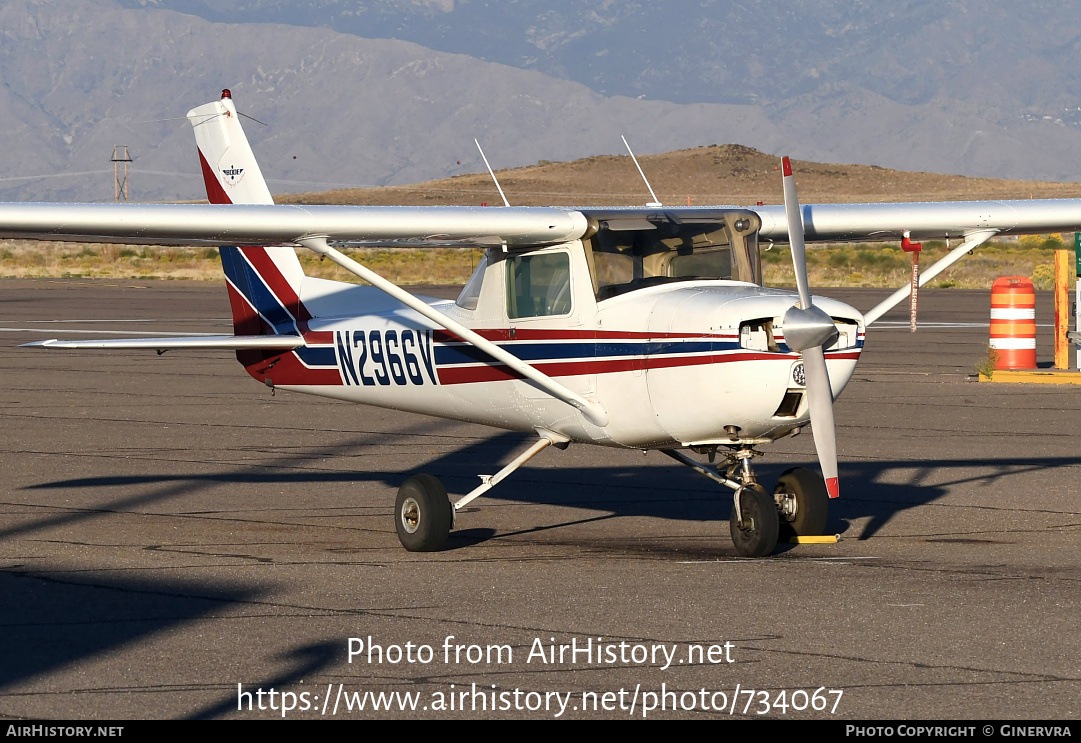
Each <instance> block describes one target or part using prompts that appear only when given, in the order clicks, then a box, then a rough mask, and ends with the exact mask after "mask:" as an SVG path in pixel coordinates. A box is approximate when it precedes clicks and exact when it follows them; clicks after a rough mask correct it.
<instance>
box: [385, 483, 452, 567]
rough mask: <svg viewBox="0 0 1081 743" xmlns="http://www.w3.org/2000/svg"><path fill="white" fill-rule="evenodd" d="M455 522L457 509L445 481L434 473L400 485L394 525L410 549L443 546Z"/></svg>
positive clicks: (403, 542)
mask: <svg viewBox="0 0 1081 743" xmlns="http://www.w3.org/2000/svg"><path fill="white" fill-rule="evenodd" d="M453 522H454V508H453V506H451V504H450V499H449V498H447V489H446V488H444V487H443V483H441V482H439V480H438V479H437V478H435V477H432V476H431V475H413V476H412V477H410V478H409V479H408V480H406V481H405V482H404V483H402V486H401V487H400V488H398V497H397V498H396V499H395V500H394V528H395V530H396V531H397V532H398V539H399V540H400V541H401V543H402V546H403V547H405V548H406V549H407V550H409V551H410V552H437V551H438V550H441V549H443V545H444V544H446V542H447V535H448V534H450V527H451V525H452V524H453Z"/></svg>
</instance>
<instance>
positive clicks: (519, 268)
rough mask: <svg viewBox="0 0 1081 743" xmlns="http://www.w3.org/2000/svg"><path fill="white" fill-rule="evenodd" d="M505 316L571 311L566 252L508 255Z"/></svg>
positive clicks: (567, 312) (566, 312)
mask: <svg viewBox="0 0 1081 743" xmlns="http://www.w3.org/2000/svg"><path fill="white" fill-rule="evenodd" d="M506 264H507V316H508V317H510V318H511V319H514V318H519V317H545V316H549V315H566V314H569V313H570V311H571V266H570V254H568V253H546V254H543V255H518V256H511V257H508V258H507V260H506Z"/></svg>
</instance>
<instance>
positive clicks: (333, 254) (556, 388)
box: [297, 236, 608, 427]
mask: <svg viewBox="0 0 1081 743" xmlns="http://www.w3.org/2000/svg"><path fill="white" fill-rule="evenodd" d="M297 242H298V243H299V244H301V245H303V246H304V247H306V248H308V249H310V250H313V251H315V252H316V253H318V254H319V255H324V256H326V257H327V258H329V259H330V260H332V261H334V262H335V263H337V264H338V265H339V266H341V267H342V268H344V269H345V270H346V271H349V272H350V273H352V274H355V275H357V276H359V277H360V278H362V279H364V280H365V281H367V282H368V283H369V284H371V285H372V286H374V287H376V288H378V289H382V290H383V291H384V292H386V293H387V294H389V295H390V296H392V297H394V298H395V299H397V300H398V301H399V302H401V303H402V304H404V305H405V306H406V307H409V308H410V309H412V310H416V311H417V312H419V313H420V314H422V315H424V316H425V317H426V318H428V319H429V320H431V321H432V322H434V323H435V324H437V325H439V326H440V327H442V328H446V329H447V330H449V331H450V332H452V333H454V334H455V335H456V336H458V337H459V338H461V339H462V340H464V341H466V342H468V343H471V344H473V345H474V346H476V347H477V348H479V349H480V350H481V351H484V353H486V354H488V355H489V356H491V357H492V358H494V359H495V360H496V361H499V362H500V363H503V364H506V365H507V366H508V367H509V368H510V369H511V370H513V371H515V372H517V373H518V374H521V375H522V376H523V377H525V378H526V379H528V380H530V381H531V382H533V383H534V384H536V385H537V386H538V387H540V388H541V389H543V390H544V391H545V392H547V393H548V394H549V395H551V396H552V397H554V398H556V399H557V400H562V401H563V402H565V403H567V404H568V405H570V406H571V407H574V408H577V409H578V410H580V411H582V414H583V415H584V416H585V417H586V418H587V419H588V420H589V422H590V423H592V424H594V425H596V426H601V427H603V426H606V425H608V411H607V410H605V409H604V406H603V405H601V404H600V403H599V402H596V401H593V400H587V399H585V398H584V397H582V396H581V395H579V394H578V393H576V392H572V391H571V390H569V389H567V388H566V387H565V386H563V385H562V384H560V383H559V382H557V381H556V380H554V379H552V378H551V377H549V376H548V375H547V374H544V373H543V372H539V371H537V370H536V369H534V368H533V367H532V366H530V365H529V364H527V363H525V362H524V361H522V360H521V359H519V358H518V357H517V356H515V355H514V354H512V353H510V352H508V351H505V350H504V349H502V348H500V347H499V346H497V345H496V344H494V343H492V342H491V341H489V340H487V339H486V338H482V337H481V336H480V335H478V334H477V333H475V332H473V331H472V330H470V329H469V328H467V327H465V326H464V325H462V324H461V323H459V322H458V321H456V320H453V319H451V318H449V317H447V316H446V315H445V314H443V313H442V312H440V311H439V310H437V309H435V308H434V307H432V306H431V305H429V304H427V303H426V302H424V301H422V300H420V299H417V298H416V297H414V296H413V295H412V294H410V293H409V292H407V291H405V290H404V289H402V288H401V287H399V286H398V285H397V284H395V283H394V282H392V281H388V280H386V279H384V278H383V277H382V276H380V275H379V274H377V273H375V272H374V271H372V270H371V269H370V268H366V267H365V266H362V265H361V264H359V263H357V262H356V261H354V260H353V259H352V258H350V257H348V256H346V255H344V254H343V253H341V252H340V251H338V250H335V249H334V248H332V247H330V245H328V244H327V240H326V238H325V237H315V236H312V237H303V238H300V239H298V240H297Z"/></svg>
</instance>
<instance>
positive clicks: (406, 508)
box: [400, 498, 420, 534]
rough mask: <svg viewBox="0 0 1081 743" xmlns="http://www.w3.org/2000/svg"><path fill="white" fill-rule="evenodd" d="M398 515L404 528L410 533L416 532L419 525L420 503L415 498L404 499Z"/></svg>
mask: <svg viewBox="0 0 1081 743" xmlns="http://www.w3.org/2000/svg"><path fill="white" fill-rule="evenodd" d="M400 516H401V519H402V526H403V527H405V530H406V531H407V532H408V533H410V534H414V533H416V531H417V529H418V528H419V527H420V504H418V503H417V500H416V498H406V499H405V502H404V503H402V512H401V514H400Z"/></svg>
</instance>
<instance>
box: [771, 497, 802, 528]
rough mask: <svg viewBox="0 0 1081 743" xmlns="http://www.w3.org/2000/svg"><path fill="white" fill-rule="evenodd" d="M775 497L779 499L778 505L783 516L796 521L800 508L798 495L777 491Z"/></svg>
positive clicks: (786, 519)
mask: <svg viewBox="0 0 1081 743" xmlns="http://www.w3.org/2000/svg"><path fill="white" fill-rule="evenodd" d="M774 497H775V498H776V500H777V501H778V503H777V507H778V512H779V513H780V515H781V518H782V519H784V520H785V521H795V519H796V513H797V512H798V510H799V505H798V503H797V501H796V496H795V495H794V494H792V493H777V495H776V496H774Z"/></svg>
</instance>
